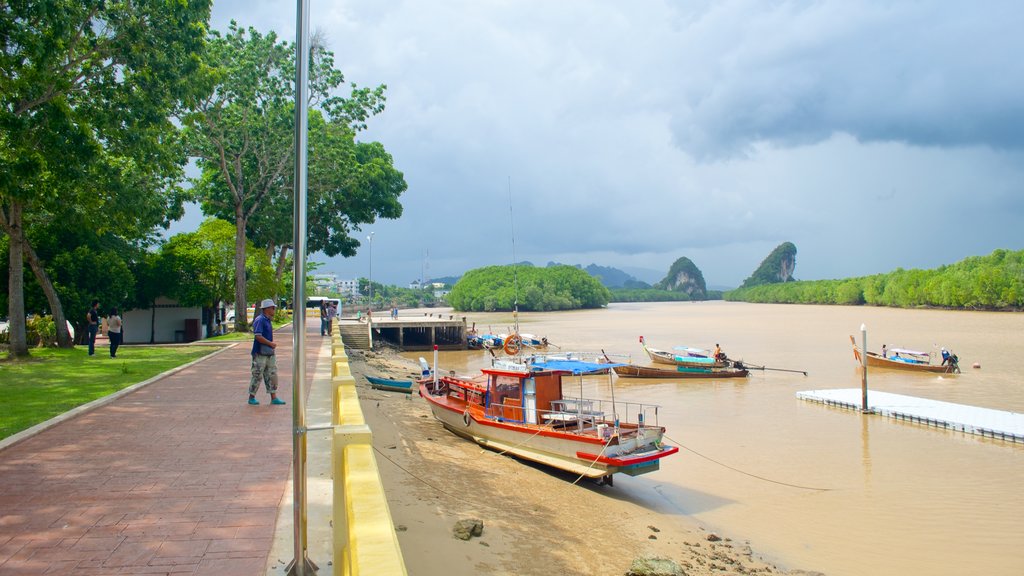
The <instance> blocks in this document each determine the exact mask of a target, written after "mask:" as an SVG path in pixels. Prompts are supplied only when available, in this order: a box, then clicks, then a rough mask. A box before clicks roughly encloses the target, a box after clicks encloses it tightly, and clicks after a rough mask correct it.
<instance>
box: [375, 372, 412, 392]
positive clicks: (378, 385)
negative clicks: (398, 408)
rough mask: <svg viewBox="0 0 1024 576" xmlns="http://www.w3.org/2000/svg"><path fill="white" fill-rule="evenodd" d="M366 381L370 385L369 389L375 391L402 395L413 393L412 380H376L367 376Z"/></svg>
mask: <svg viewBox="0 0 1024 576" xmlns="http://www.w3.org/2000/svg"><path fill="white" fill-rule="evenodd" d="M366 380H367V381H368V382H369V383H370V388H373V389H375V390H386V391H388V392H400V393H402V394H412V391H413V382H412V380H392V379H390V378H376V377H374V376H367V377H366Z"/></svg>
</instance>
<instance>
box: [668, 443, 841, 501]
mask: <svg viewBox="0 0 1024 576" xmlns="http://www.w3.org/2000/svg"><path fill="white" fill-rule="evenodd" d="M663 436H664V438H665V439H666V440H669V441H670V442H674V443H675V444H676V445H678V446H679V447H680V448H682V449H683V450H686V451H687V452H690V453H692V454H695V455H697V456H700V457H701V458H703V459H705V460H707V461H708V462H713V463H715V464H718V465H719V466H721V467H723V468H727V469H729V470H732V471H733V472H739V473H740V474H743V475H745V476H750V477H751V478H757V479H758V480H763V481H765V482H771V483H772V484H779V485H781V486H788V487H790V488H799V489H801V490H817V491H818V492H830V491H832V490H835V488H819V487H817V486H801V485H799V484H791V483H789V482H782V481H781V480H772V479H771V478H765V477H764V476H758V475H757V474H753V473H751V472H747V471H745V470H740V469H739V468H736V467H733V466H729V465H728V464H725V463H723V462H719V461H718V460H715V459H714V458H711V457H710V456H705V455H704V454H701V453H700V452H697V451H696V450H694V449H693V448H690V447H689V446H685V445H684V444H683V443H682V442H676V441H675V440H673V439H672V438H669V437H668V435H663Z"/></svg>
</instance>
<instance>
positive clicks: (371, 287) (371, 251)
mask: <svg viewBox="0 0 1024 576" xmlns="http://www.w3.org/2000/svg"><path fill="white" fill-rule="evenodd" d="M366 241H367V242H369V243H370V278H369V281H370V302H369V304H368V305H367V308H366V309H367V310H373V232H370V235H369V236H367V237H366ZM370 317H371V318H372V317H373V314H370Z"/></svg>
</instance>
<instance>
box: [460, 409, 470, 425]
mask: <svg viewBox="0 0 1024 576" xmlns="http://www.w3.org/2000/svg"><path fill="white" fill-rule="evenodd" d="M462 421H463V422H464V423H465V424H466V426H469V423H470V422H471V420H470V418H469V410H466V411H465V412H463V413H462Z"/></svg>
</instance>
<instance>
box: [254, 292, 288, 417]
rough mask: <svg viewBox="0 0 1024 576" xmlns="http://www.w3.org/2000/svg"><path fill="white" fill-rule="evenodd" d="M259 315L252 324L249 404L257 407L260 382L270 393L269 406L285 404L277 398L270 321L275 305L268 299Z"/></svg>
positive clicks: (272, 336) (274, 358)
mask: <svg viewBox="0 0 1024 576" xmlns="http://www.w3.org/2000/svg"><path fill="white" fill-rule="evenodd" d="M260 308H261V312H262V313H261V314H260V315H259V316H257V317H256V321H255V322H253V324H252V333H253V337H252V370H251V372H252V376H251V378H250V379H249V404H252V405H253V406H259V404H260V401H259V400H257V399H256V392H258V391H259V389H260V381H261V380H262V381H263V385H264V386H266V388H267V392H269V393H270V403H271V404H285V401H284V400H281V399H280V398H278V397H277V359H276V356H275V354H274V353H275V351H276V348H277V344H275V343H274V324H273V323H272V322H271V319H272V318H273V317H274V312H275V311H276V310H277V305H276V304H274V301H273V300H271V299H270V298H267V299H266V300H264V301H263V302H261V303H260Z"/></svg>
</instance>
